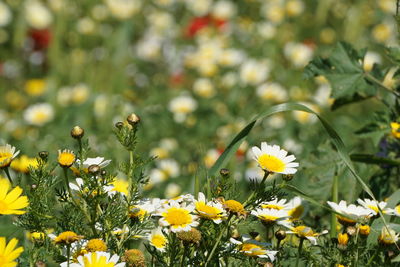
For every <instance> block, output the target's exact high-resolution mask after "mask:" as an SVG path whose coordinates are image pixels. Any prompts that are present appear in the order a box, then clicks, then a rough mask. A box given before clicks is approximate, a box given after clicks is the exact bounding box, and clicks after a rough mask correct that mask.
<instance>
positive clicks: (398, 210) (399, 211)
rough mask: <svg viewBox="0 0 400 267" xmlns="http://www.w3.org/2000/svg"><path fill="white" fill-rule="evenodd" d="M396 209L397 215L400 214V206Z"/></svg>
mask: <svg viewBox="0 0 400 267" xmlns="http://www.w3.org/2000/svg"><path fill="white" fill-rule="evenodd" d="M394 209H395V210H396V211H397V213H399V214H400V205H398V206H396V208H394Z"/></svg>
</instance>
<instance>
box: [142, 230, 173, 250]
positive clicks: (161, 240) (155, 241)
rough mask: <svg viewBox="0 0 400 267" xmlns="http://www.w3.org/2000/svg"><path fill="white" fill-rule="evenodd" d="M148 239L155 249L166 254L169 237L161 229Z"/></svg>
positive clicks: (151, 234)
mask: <svg viewBox="0 0 400 267" xmlns="http://www.w3.org/2000/svg"><path fill="white" fill-rule="evenodd" d="M147 239H148V240H149V241H150V245H152V246H153V247H155V248H156V249H157V250H159V251H161V252H164V251H165V247H166V246H167V244H168V239H167V237H166V236H165V235H164V234H163V232H162V231H161V228H156V229H154V230H153V231H152V232H151V233H150V234H149V235H148V236H147Z"/></svg>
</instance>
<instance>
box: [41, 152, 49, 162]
mask: <svg viewBox="0 0 400 267" xmlns="http://www.w3.org/2000/svg"><path fill="white" fill-rule="evenodd" d="M38 155H39V158H41V159H42V160H43V161H44V162H46V161H47V159H48V157H49V152H47V151H40V152H39V153H38Z"/></svg>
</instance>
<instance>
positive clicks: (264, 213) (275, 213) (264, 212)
mask: <svg viewBox="0 0 400 267" xmlns="http://www.w3.org/2000/svg"><path fill="white" fill-rule="evenodd" d="M251 214H252V215H254V216H256V217H257V218H259V219H260V220H261V221H262V223H264V224H267V225H273V224H279V225H283V226H286V227H288V228H289V227H290V226H291V225H290V223H289V222H288V221H287V220H286V219H288V218H289V215H288V213H287V211H286V210H284V209H282V210H276V209H256V210H252V211H251Z"/></svg>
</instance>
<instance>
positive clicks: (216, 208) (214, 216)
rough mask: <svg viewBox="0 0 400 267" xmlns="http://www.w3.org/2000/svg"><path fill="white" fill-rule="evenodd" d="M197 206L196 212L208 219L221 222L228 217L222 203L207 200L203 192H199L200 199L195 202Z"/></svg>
mask: <svg viewBox="0 0 400 267" xmlns="http://www.w3.org/2000/svg"><path fill="white" fill-rule="evenodd" d="M194 204H195V207H196V213H197V214H198V215H199V216H200V217H202V218H204V219H207V220H212V221H213V222H215V223H217V224H219V223H221V222H222V219H224V218H226V212H225V210H224V207H223V206H222V204H221V203H219V202H218V203H217V202H212V201H209V202H207V201H206V197H205V196H204V194H203V193H201V192H200V193H199V199H198V200H197V201H195V202H194Z"/></svg>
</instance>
